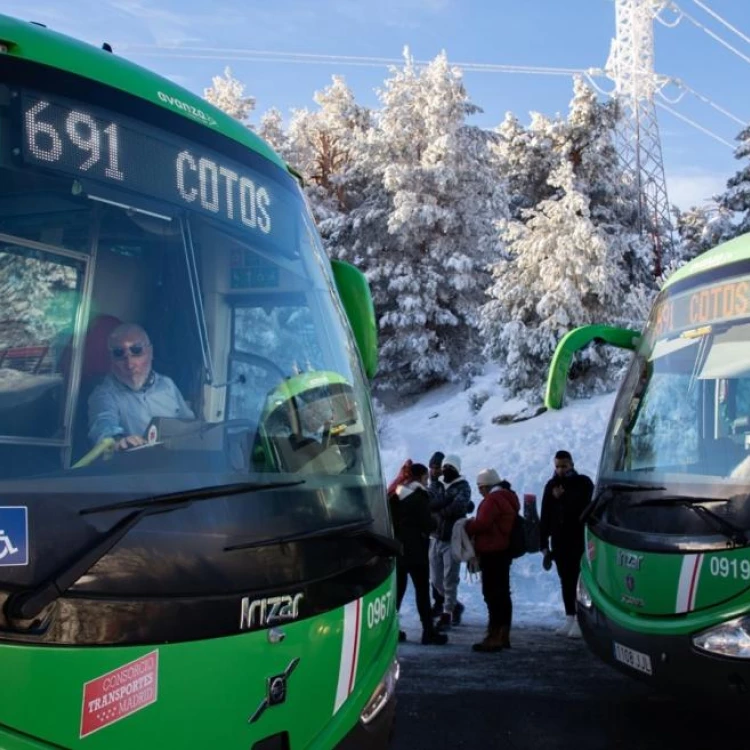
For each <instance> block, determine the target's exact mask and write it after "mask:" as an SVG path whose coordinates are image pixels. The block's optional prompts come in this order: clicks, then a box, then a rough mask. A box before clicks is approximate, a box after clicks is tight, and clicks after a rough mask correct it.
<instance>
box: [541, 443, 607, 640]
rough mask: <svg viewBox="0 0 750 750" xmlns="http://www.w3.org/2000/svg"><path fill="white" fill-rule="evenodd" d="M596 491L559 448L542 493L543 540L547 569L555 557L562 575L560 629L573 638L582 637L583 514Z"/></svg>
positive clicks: (570, 457) (566, 454) (542, 549)
mask: <svg viewBox="0 0 750 750" xmlns="http://www.w3.org/2000/svg"><path fill="white" fill-rule="evenodd" d="M593 492H594V484H593V482H592V481H591V479H589V477H587V476H586V475H585V474H579V473H578V472H577V471H576V470H575V468H574V466H573V457H572V456H571V455H570V453H568V451H557V453H555V473H554V475H553V477H552V479H550V480H549V482H547V484H546V485H545V487H544V495H543V496H542V517H541V520H540V523H539V542H540V548H541V551H542V552H543V553H544V563H543V564H544V567H545V569H547V570H549V568H550V567H551V561H553V560H554V563H555V566H556V567H557V574H558V576H559V577H560V585H561V588H562V597H563V604H564V605H565V624H564V625H563V626H562V627H561V628H560V629H559V630H558V631H557V632H558V634H560V635H567V636H568V637H570V638H580V637H581V631H580V628H579V627H578V622H577V621H576V617H575V614H576V585H577V583H578V573H579V570H580V565H581V556H582V555H583V549H584V530H583V526H584V525H583V523H582V521H581V514H582V513H583V511H584V509H585V508H586V506H587V505H588V504H589V502H591V496H592V494H593Z"/></svg>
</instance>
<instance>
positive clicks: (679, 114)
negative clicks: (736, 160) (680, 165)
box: [656, 101, 735, 151]
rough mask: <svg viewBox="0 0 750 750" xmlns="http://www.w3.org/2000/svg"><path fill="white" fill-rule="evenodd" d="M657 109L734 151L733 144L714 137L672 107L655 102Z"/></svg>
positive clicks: (710, 131) (713, 134)
mask: <svg viewBox="0 0 750 750" xmlns="http://www.w3.org/2000/svg"><path fill="white" fill-rule="evenodd" d="M656 106H657V107H661V108H662V109H665V110H666V111H667V112H669V113H670V114H671V115H674V116H675V117H676V118H677V119H678V120H682V121H683V122H686V123H687V124H688V125H691V126H692V127H694V128H695V129H696V130H700V131H701V133H705V134H706V135H707V136H709V137H710V138H713V139H714V140H715V141H718V142H719V143H723V144H724V145H725V146H728V147H729V148H731V149H732V151H734V149H735V146H734V144H732V143H730V142H729V141H726V140H724V139H723V138H722V137H721V136H720V135H716V133H714V132H713V131H712V130H709V129H708V128H704V127H703V126H702V125H699V124H698V123H697V122H695V120H691V119H690V118H689V117H685V115H683V114H681V113H680V112H678V111H677V110H675V109H672V107H669V106H668V105H666V104H664V102H660V101H657V102H656Z"/></svg>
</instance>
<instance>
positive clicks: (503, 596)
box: [479, 552, 513, 628]
mask: <svg viewBox="0 0 750 750" xmlns="http://www.w3.org/2000/svg"><path fill="white" fill-rule="evenodd" d="M512 561H513V560H512V558H511V556H510V554H509V553H508V552H486V553H483V554H481V553H480V555H479V568H480V570H481V571H482V596H483V597H484V601H485V603H486V604H487V611H488V612H489V615H490V623H489V624H490V628H501V627H505V626H510V623H511V620H512V619H513V602H512V601H511V598H510V564H511V562H512Z"/></svg>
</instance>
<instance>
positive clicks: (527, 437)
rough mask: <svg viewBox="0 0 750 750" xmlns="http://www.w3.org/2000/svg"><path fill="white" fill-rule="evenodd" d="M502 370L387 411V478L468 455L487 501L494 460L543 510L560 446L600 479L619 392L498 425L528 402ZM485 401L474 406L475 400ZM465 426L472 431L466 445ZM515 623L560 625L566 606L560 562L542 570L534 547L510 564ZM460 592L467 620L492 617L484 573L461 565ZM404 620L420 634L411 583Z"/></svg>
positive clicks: (465, 466)
mask: <svg viewBox="0 0 750 750" xmlns="http://www.w3.org/2000/svg"><path fill="white" fill-rule="evenodd" d="M496 381H497V369H496V368H492V369H489V368H488V370H487V371H486V373H485V374H484V375H482V376H481V377H479V378H476V379H475V380H474V382H473V384H472V386H471V387H470V388H469V389H467V390H464V389H462V388H461V387H460V386H455V385H452V386H445V387H443V388H440V389H437V390H435V391H431V392H430V393H428V394H426V395H425V396H424V397H422V398H421V399H420V400H419V401H418V402H417V403H415V404H414V405H412V406H409V407H407V408H405V409H403V410H401V411H398V412H391V413H388V414H387V415H386V416H385V418H381V438H380V439H381V452H382V457H383V464H384V469H385V473H386V478H387V480H388V481H390V480H391V479H393V477H394V476H395V475H396V474H397V472H398V470H399V467H400V466H401V464H402V463H403V462H404V460H406V459H407V458H411V459H412V460H413V461H415V462H417V461H418V462H420V463H424V464H427V462H428V460H429V458H430V456H431V455H432V454H433V453H434V452H435V451H437V450H440V451H442V452H443V453H445V454H449V453H452V454H456V455H458V456H459V457H460V458H461V462H462V467H461V473H462V474H463V475H464V476H465V477H466V478H467V479H468V480H469V483H470V484H471V487H472V490H473V500H474V503H475V505H478V504H479V501H480V500H481V498H480V496H479V493H478V492H477V490H476V483H475V478H476V475H477V473H478V472H479V471H480V470H481V469H483V468H485V467H492V468H494V469H496V470H497V471H498V473H499V474H500V476H501V477H503V478H504V479H507V480H508V481H510V483H511V484H512V486H513V489H514V490H515V491H516V492H517V493H518V495H519V498H522V496H523V493H534V494H535V495H536V497H537V509H538V510H541V496H542V490H543V488H544V484H545V482H546V481H547V480H548V479H549V478H550V477H551V476H552V465H553V457H554V454H555V452H556V451H557V450H560V449H565V450H569V451H570V452H571V454H572V455H573V460H574V462H575V466H576V469H577V470H578V471H579V472H581V473H584V474H588V475H589V476H590V477H591V478H592V479H595V476H596V471H597V467H598V463H599V454H600V452H601V447H602V441H603V438H604V430H605V429H606V426H607V422H608V419H609V414H610V412H611V410H612V405H613V403H614V394H608V395H605V396H597V397H594V398H591V399H587V400H577V401H573V400H571V401H569V402H568V403H567V404H566V406H565V407H564V408H563V409H561V410H559V411H549V412H545V413H544V414H541V415H539V416H537V417H533V418H532V419H529V420H527V421H524V422H518V423H513V424H495V423H493V422H492V418H493V417H497V416H500V415H514V414H517V413H518V412H521V411H522V410H524V409H525V408H527V406H528V404H526V403H525V402H523V401H520V400H518V399H512V400H509V399H507V396H505V394H504V392H503V389H502V388H501V387H500V386H498V385H497V384H496ZM485 397H486V400H484V403H482V404H481V407H480V408H479V409H478V410H477V411H475V409H473V408H472V403H473V404H477V403H479V402H480V401H482V400H483V399H484V398H485ZM464 433H468V434H469V440H475V441H476V442H473V443H472V444H467V440H466V438H465V437H464ZM511 591H512V597H513V622H514V625H529V626H530V625H534V626H541V627H550V628H551V627H556V626H557V624H559V623H560V622H562V619H563V615H564V612H563V607H562V598H561V595H560V587H559V582H558V578H557V574H556V573H555V569H554V567H553V569H552V570H551V571H550V572H545V571H544V570H543V569H542V557H541V555H540V554H533V555H532V554H527V555H524V556H523V557H522V558H520V559H519V560H516V561H515V562H514V563H513V567H512V568H511ZM459 599H460V600H461V601H462V602H463V603H464V604H465V605H466V613H465V615H464V619H465V620H467V621H469V622H471V623H483V622H485V621H486V608H485V605H484V600H483V599H482V592H481V587H480V584H479V581H478V580H475V581H473V582H472V581H468V580H467V571H466V568H465V566H462V571H461V583H460V585H459ZM401 620H402V625H403V626H404V628H405V629H406V631H407V633H408V634H409V636H410V639H416V638H417V637H418V635H419V632H420V625H419V620H418V617H417V613H416V607H415V605H414V594H413V589H412V588H411V585H410V586H409V589H408V590H407V592H406V596H405V597H404V602H403V605H402V608H401Z"/></svg>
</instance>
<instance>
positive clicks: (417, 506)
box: [389, 464, 448, 646]
mask: <svg viewBox="0 0 750 750" xmlns="http://www.w3.org/2000/svg"><path fill="white" fill-rule="evenodd" d="M409 473H410V476H408V475H402V482H401V483H399V484H398V485H397V486H396V488H395V491H394V492H393V493H391V495H390V496H389V500H390V504H391V516H392V518H393V528H394V531H395V534H396V538H397V539H398V540H399V541H400V542H401V544H402V546H403V550H402V553H401V554H400V555H399V556H398V557H397V558H396V610H397V611H400V610H401V602H402V601H403V599H404V594H405V593H406V584H407V576H408V577H411V582H412V585H413V586H414V595H415V599H416V602H417V611H418V612H419V619H420V621H421V622H422V643H423V644H424V645H430V644H431V645H438V646H442V645H444V644H446V643H447V642H448V637H447V636H446V635H444V634H443V633H438V632H437V630H436V629H435V627H434V625H433V622H432V617H431V614H430V567H429V560H428V549H429V539H430V532H431V531H432V530H433V528H434V521H433V517H432V515H431V514H430V497H429V494H428V493H427V481H428V470H427V467H426V466H424V465H423V464H411V466H410V472H409ZM399 640H400V641H404V640H406V633H404V631H403V630H400V631H399Z"/></svg>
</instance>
